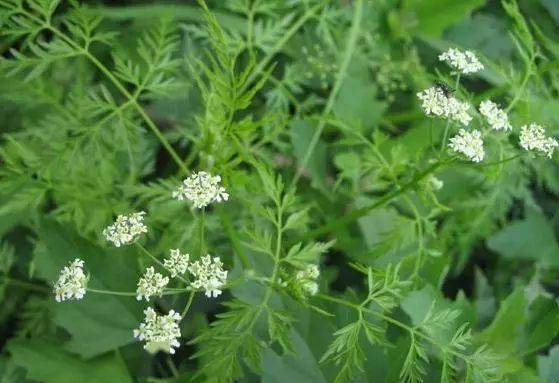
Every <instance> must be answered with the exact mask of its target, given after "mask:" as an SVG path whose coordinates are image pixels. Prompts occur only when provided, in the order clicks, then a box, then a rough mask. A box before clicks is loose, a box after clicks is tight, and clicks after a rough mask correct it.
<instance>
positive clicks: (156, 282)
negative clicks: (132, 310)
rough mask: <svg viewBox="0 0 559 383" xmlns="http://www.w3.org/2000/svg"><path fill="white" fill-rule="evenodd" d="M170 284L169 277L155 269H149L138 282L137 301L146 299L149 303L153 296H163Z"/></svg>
mask: <svg viewBox="0 0 559 383" xmlns="http://www.w3.org/2000/svg"><path fill="white" fill-rule="evenodd" d="M168 283H169V278H168V277H164V276H163V275H161V274H159V273H156V272H155V270H154V268H153V267H148V268H147V269H146V272H145V274H144V275H143V276H142V277H141V278H140V280H139V281H138V288H137V290H136V299H137V300H142V298H145V299H146V301H149V298H150V297H152V296H158V297H160V296H161V295H163V290H164V289H165V287H166V286H167V284H168Z"/></svg>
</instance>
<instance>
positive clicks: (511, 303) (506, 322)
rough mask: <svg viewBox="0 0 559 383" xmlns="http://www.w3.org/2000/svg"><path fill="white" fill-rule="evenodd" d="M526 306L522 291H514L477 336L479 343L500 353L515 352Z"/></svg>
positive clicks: (526, 301)
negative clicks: (488, 324)
mask: <svg viewBox="0 0 559 383" xmlns="http://www.w3.org/2000/svg"><path fill="white" fill-rule="evenodd" d="M527 305H528V300H527V299H526V294H525V293H524V290H522V289H520V288H519V289H516V290H515V291H514V292H513V293H512V294H510V295H509V296H508V297H507V299H505V301H504V302H503V303H502V305H501V307H500V308H499V311H498V312H497V316H496V317H495V319H494V320H493V322H492V323H491V325H490V326H489V327H488V328H486V329H485V330H484V331H483V332H482V333H481V334H479V337H478V339H479V341H480V342H483V343H486V344H488V345H489V346H490V347H492V348H493V349H495V351H497V352H500V353H513V352H515V351H516V349H517V347H518V343H519V340H520V337H521V336H522V334H521V331H522V325H523V324H524V321H525V319H526V308H527Z"/></svg>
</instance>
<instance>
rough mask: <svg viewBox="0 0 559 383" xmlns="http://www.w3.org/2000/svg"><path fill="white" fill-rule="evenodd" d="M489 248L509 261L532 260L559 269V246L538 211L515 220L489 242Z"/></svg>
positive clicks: (490, 238)
mask: <svg viewBox="0 0 559 383" xmlns="http://www.w3.org/2000/svg"><path fill="white" fill-rule="evenodd" d="M487 246H488V247H489V248H490V249H491V250H493V251H495V252H496V253H498V254H499V255H501V256H503V257H506V258H510V259H522V260H533V261H536V262H538V263H540V264H542V265H545V266H550V265H551V266H559V257H558V256H557V254H559V245H558V244H557V239H556V238H555V233H554V231H553V227H552V226H551V224H550V223H549V222H548V221H547V219H546V218H545V217H544V216H543V214H541V213H539V212H534V211H530V212H529V213H528V214H527V217H526V218H525V219H523V220H520V221H514V222H511V223H509V224H508V225H507V226H505V227H504V228H503V229H501V231H499V232H497V233H495V234H494V235H493V236H491V237H489V239H488V240H487Z"/></svg>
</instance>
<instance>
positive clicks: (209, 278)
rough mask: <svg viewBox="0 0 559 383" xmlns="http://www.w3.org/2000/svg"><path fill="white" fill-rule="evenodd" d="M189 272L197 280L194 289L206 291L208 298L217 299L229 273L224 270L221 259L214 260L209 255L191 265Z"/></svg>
mask: <svg viewBox="0 0 559 383" xmlns="http://www.w3.org/2000/svg"><path fill="white" fill-rule="evenodd" d="M189 271H190V273H191V274H192V276H193V277H194V278H195V280H194V282H192V287H194V288H196V289H204V290H205V292H206V296H207V297H208V298H209V297H212V296H213V297H214V298H217V297H218V296H219V295H220V294H221V292H222V291H221V290H220V289H221V287H223V286H224V285H225V283H226V281H227V271H226V270H223V263H222V262H221V261H220V259H219V257H214V258H212V257H211V256H210V255H209V254H208V255H206V256H204V257H202V258H201V259H200V260H198V261H196V262H193V263H191V264H190V267H189Z"/></svg>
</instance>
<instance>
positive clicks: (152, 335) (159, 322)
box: [134, 307, 181, 354]
mask: <svg viewBox="0 0 559 383" xmlns="http://www.w3.org/2000/svg"><path fill="white" fill-rule="evenodd" d="M144 315H145V320H144V322H143V323H141V324H140V327H139V328H137V329H135V330H134V338H137V339H139V340H141V341H145V342H146V344H145V345H144V349H145V350H147V351H148V352H149V353H151V354H155V353H156V352H158V351H164V352H167V353H169V354H174V353H175V349H176V348H179V347H180V343H179V341H178V339H179V338H180V337H181V330H180V328H179V322H180V320H181V316H180V315H179V314H178V313H176V312H175V311H173V310H171V311H169V314H167V315H158V314H157V313H156V312H155V310H154V309H152V308H151V307H148V308H147V309H145V310H144Z"/></svg>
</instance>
